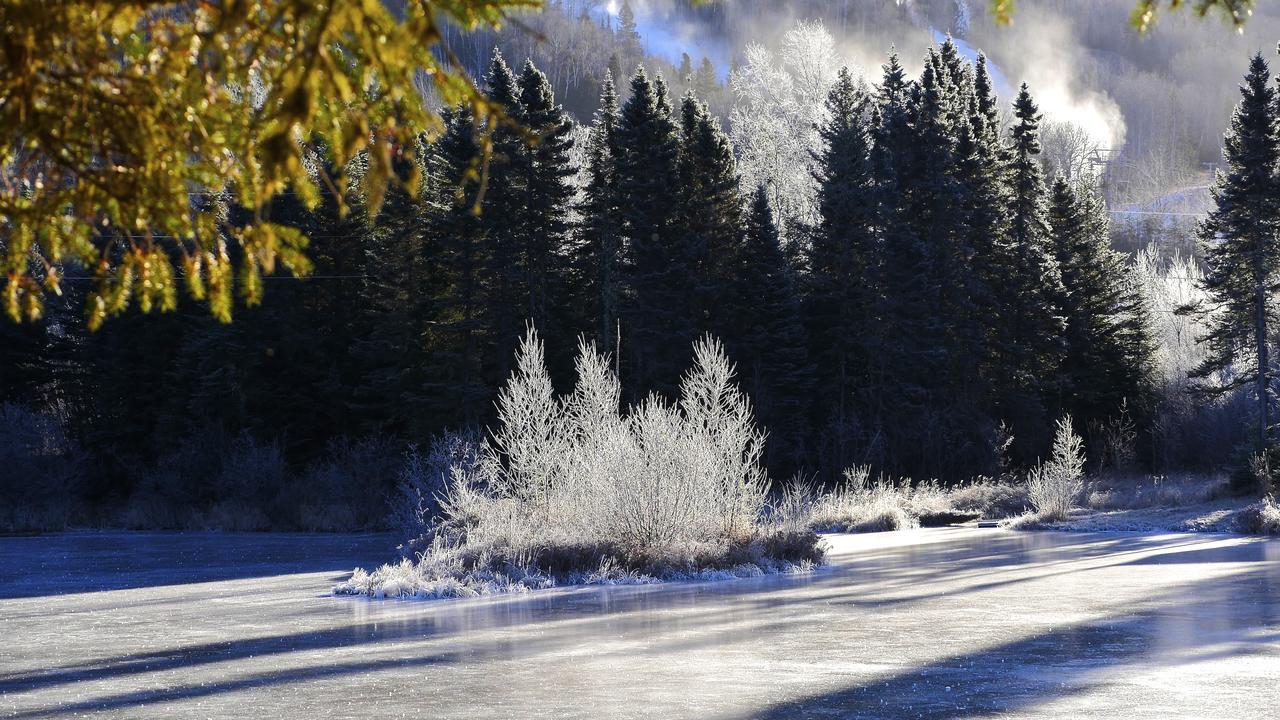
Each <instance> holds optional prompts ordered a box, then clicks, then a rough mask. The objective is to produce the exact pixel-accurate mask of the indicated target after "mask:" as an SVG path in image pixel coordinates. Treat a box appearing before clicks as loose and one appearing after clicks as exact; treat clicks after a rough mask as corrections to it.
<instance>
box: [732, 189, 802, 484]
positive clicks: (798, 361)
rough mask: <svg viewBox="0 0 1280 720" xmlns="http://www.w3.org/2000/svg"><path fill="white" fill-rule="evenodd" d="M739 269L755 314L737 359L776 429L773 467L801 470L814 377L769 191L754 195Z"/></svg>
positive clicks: (740, 286)
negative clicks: (770, 203) (770, 202)
mask: <svg viewBox="0 0 1280 720" xmlns="http://www.w3.org/2000/svg"><path fill="white" fill-rule="evenodd" d="M738 266H739V269H738V273H737V276H738V277H737V287H736V288H734V289H733V290H734V292H735V294H736V295H737V297H738V298H739V301H740V302H742V301H747V302H749V303H750V305H749V307H750V308H751V309H752V316H751V318H750V322H749V323H746V324H744V325H743V326H742V328H741V333H740V334H739V335H738V336H737V337H736V338H735V341H736V343H737V348H738V349H737V350H735V354H734V355H733V357H734V358H735V359H737V361H738V367H739V377H740V378H741V381H742V382H743V384H744V385H745V386H746V388H747V390H748V394H749V395H750V396H751V398H752V400H753V401H754V403H755V406H756V408H757V412H758V416H759V418H760V422H761V424H763V425H764V427H765V428H767V429H768V430H769V441H768V448H767V451H768V457H767V460H768V462H769V465H770V467H771V468H773V469H774V470H775V471H778V472H780V473H788V472H796V471H798V470H800V469H801V468H802V467H803V466H804V465H805V464H806V456H807V453H806V444H807V442H806V441H807V438H808V436H809V427H808V421H807V418H806V415H807V414H808V411H809V398H810V397H811V395H812V393H813V388H814V376H813V371H812V368H811V366H810V363H809V353H808V348H807V341H808V338H807V335H806V333H805V329H804V324H803V322H802V320H801V305H800V297H799V294H798V292H797V289H796V282H795V274H794V271H793V270H792V268H791V265H790V263H789V262H788V261H787V257H786V254H785V253H784V252H783V250H782V245H781V243H780V241H779V237H778V227H777V225H776V224H775V223H774V220H773V211H772V210H771V209H770V207H769V196H768V193H767V192H765V189H764V188H763V187H757V188H756V191H755V193H754V194H753V195H752V201H751V208H750V210H749V212H748V214H747V222H746V232H745V234H744V241H743V246H742V252H741V261H740V262H739V263H738ZM824 392H825V391H824Z"/></svg>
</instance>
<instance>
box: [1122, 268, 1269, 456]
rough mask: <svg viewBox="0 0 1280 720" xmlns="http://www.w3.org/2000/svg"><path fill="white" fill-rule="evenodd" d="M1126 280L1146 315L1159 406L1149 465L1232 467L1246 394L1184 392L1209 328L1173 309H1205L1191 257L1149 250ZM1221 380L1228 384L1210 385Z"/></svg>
mask: <svg viewBox="0 0 1280 720" xmlns="http://www.w3.org/2000/svg"><path fill="white" fill-rule="evenodd" d="M1133 275H1134V278H1135V280H1136V281H1137V283H1138V287H1139V289H1140V290H1141V292H1142V295H1143V299H1144V300H1145V302H1146V304H1147V307H1148V309H1149V310H1150V311H1151V312H1150V324H1151V332H1152V338H1153V340H1154V343H1153V346H1154V348H1155V369H1156V380H1157V388H1156V389H1157V393H1158V403H1157V405H1156V408H1155V412H1154V416H1153V417H1152V419H1151V441H1152V446H1153V447H1152V450H1153V456H1154V457H1153V459H1154V462H1155V467H1156V469H1158V470H1165V469H1169V468H1179V469H1186V468H1199V469H1202V470H1216V469H1218V468H1221V467H1222V466H1223V465H1224V464H1226V463H1228V462H1230V461H1232V460H1234V459H1235V458H1234V453H1235V448H1237V447H1238V446H1239V445H1240V444H1241V442H1242V441H1243V440H1244V439H1245V438H1246V437H1248V436H1247V432H1248V428H1247V426H1246V423H1245V422H1244V420H1245V418H1247V416H1248V412H1249V411H1248V408H1249V407H1250V405H1249V395H1248V392H1246V391H1241V392H1236V393H1230V394H1227V395H1225V396H1223V397H1219V398H1206V397H1202V396H1198V395H1193V394H1192V393H1189V392H1188V389H1189V388H1190V384H1191V379H1190V373H1191V371H1192V370H1194V369H1195V368H1196V367H1197V366H1198V365H1200V364H1201V363H1202V362H1203V361H1204V358H1205V357H1206V353H1207V352H1208V345H1207V344H1206V343H1204V342H1202V341H1203V340H1204V338H1205V337H1206V336H1207V335H1208V332H1209V327H1208V324H1207V321H1206V318H1205V317H1204V316H1203V315H1200V314H1198V313H1181V312H1177V310H1178V309H1179V308H1182V307H1187V306H1191V305H1196V304H1200V303H1204V302H1206V301H1207V296H1206V294H1205V291H1204V289H1203V288H1202V287H1201V281H1202V279H1203V277H1204V273H1203V271H1202V270H1201V269H1200V267H1199V265H1197V263H1196V261H1195V259H1194V258H1191V257H1186V256H1182V255H1178V254H1175V255H1173V257H1171V258H1167V259H1166V258H1165V257H1164V256H1163V255H1162V254H1161V252H1160V251H1159V249H1158V248H1157V247H1156V246H1154V245H1152V246H1149V247H1147V248H1146V249H1145V250H1142V251H1140V252H1139V253H1138V254H1137V257H1135V258H1134V261H1133ZM1211 380H1212V381H1214V382H1218V381H1226V380H1229V378H1227V377H1219V378H1211Z"/></svg>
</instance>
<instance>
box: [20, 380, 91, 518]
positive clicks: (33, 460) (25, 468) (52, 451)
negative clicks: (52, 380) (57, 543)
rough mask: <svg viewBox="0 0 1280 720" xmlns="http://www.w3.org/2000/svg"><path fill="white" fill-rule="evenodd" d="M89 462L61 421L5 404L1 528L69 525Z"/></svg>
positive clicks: (50, 416)
mask: <svg viewBox="0 0 1280 720" xmlns="http://www.w3.org/2000/svg"><path fill="white" fill-rule="evenodd" d="M84 462H85V459H84V454H83V453H82V452H81V451H80V449H79V447H77V446H76V445H75V443H74V442H72V441H71V439H70V438H68V437H67V434H66V431H65V429H64V428H63V426H62V423H61V422H59V421H58V419H57V418H56V417H54V416H52V415H49V414H47V413H38V412H33V411H31V410H29V409H27V408H25V407H22V406H20V405H15V404H13V403H3V404H0V530H2V531H9V532H12V531H20V530H49V529H60V528H63V527H65V526H66V524H67V522H68V520H69V518H70V517H71V513H72V512H73V511H74V510H75V509H76V508H75V506H74V503H73V501H72V498H74V497H75V495H76V489H77V485H78V484H79V482H80V478H81V477H82V472H83V469H84V467H83V466H84Z"/></svg>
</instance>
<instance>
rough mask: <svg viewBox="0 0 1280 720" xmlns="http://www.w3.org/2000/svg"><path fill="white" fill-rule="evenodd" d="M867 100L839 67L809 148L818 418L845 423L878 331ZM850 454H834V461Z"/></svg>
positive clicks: (809, 309)
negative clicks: (813, 189) (816, 142)
mask: <svg viewBox="0 0 1280 720" xmlns="http://www.w3.org/2000/svg"><path fill="white" fill-rule="evenodd" d="M869 105H870V100H869V98H867V96H866V94H865V93H864V92H862V90H860V89H859V88H858V87H857V85H856V84H855V83H854V80H853V77H852V75H850V73H849V71H848V69H847V68H842V69H841V70H840V74H839V76H838V78H837V80H836V84H835V86H834V87H833V88H832V89H831V92H830V93H829V94H828V96H827V112H828V114H829V116H830V119H829V120H828V122H827V124H826V125H824V126H823V127H822V129H821V131H820V137H821V138H822V143H823V144H822V147H821V149H820V150H819V151H818V152H816V153H815V158H814V159H815V161H816V167H815V171H814V174H815V177H816V179H817V181H818V214H819V218H820V221H819V224H818V227H817V228H815V231H814V233H813V237H812V240H811V242H810V243H809V245H808V251H807V253H806V261H807V265H808V282H807V284H806V288H805V289H806V297H805V300H806V310H805V318H806V320H807V321H808V326H809V335H810V339H811V341H812V347H813V350H812V356H813V359H814V360H815V363H816V372H817V379H818V384H819V386H820V387H822V388H824V391H823V396H822V399H821V400H820V401H819V403H818V405H819V406H820V407H819V409H818V413H819V416H820V417H821V419H822V422H824V423H827V424H830V425H832V426H834V427H836V428H841V427H845V426H847V424H848V423H849V422H850V421H851V419H852V416H853V414H854V412H855V407H854V403H855V395H856V394H857V393H859V392H862V391H864V390H865V388H866V387H867V386H868V385H869V384H870V383H871V382H872V363H873V361H874V357H873V355H874V353H875V352H876V351H877V343H878V338H879V337H880V335H881V333H880V332H879V331H880V327H879V323H878V322H876V315H875V310H876V306H877V303H878V299H879V298H878V293H879V291H880V289H881V288H880V282H879V280H880V278H879V267H878V266H877V262H878V252H877V239H876V228H877V224H878V217H877V211H876V186H875V176H874V175H873V173H872V168H871V138H870V133H869V127H868V123H869V119H870V118H869V116H870V112H871V111H870V108H869ZM847 460H848V458H840V459H837V460H836V462H837V464H840V463H844V462H845V461H847Z"/></svg>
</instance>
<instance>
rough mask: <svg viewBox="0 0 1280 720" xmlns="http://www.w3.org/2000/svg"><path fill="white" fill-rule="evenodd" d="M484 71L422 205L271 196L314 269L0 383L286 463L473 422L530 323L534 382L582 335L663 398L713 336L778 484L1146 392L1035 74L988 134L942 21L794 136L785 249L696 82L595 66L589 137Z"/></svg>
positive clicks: (136, 440)
mask: <svg viewBox="0 0 1280 720" xmlns="http://www.w3.org/2000/svg"><path fill="white" fill-rule="evenodd" d="M484 86H485V89H486V91H487V93H488V94H489V96H490V97H491V98H493V99H494V100H495V101H497V102H498V103H500V104H501V105H502V106H503V107H504V108H505V109H506V111H507V112H508V114H509V115H510V116H511V117H512V118H513V119H515V120H516V121H517V122H518V125H516V124H511V125H504V126H501V127H499V128H498V129H497V130H496V131H495V132H493V134H492V136H491V138H490V137H488V136H485V135H484V134H483V132H482V131H481V128H478V127H476V125H475V123H474V121H473V119H472V118H471V116H470V115H469V114H467V113H464V112H461V111H448V112H446V113H445V120H446V129H445V131H444V133H443V134H442V135H441V137H440V138H439V139H438V140H436V141H435V142H433V143H431V144H430V146H429V147H428V148H427V152H426V153H424V157H425V160H424V167H423V168H422V169H423V170H424V171H425V172H424V175H425V177H426V181H425V182H424V183H423V185H422V188H423V189H422V191H421V193H420V194H419V195H417V196H413V197H410V196H407V195H405V194H404V192H403V191H398V192H394V193H392V195H391V196H390V197H389V198H388V199H387V201H386V203H385V205H384V206H383V208H382V209H381V212H380V213H379V214H378V216H377V217H375V218H369V217H365V216H363V215H362V214H361V212H360V209H359V208H358V207H357V208H356V209H355V211H354V212H353V213H352V214H350V215H348V216H346V217H342V216H340V215H339V213H338V212H337V206H336V203H334V202H333V201H332V198H331V197H330V198H327V199H326V202H325V203H324V204H323V205H322V207H321V208H320V209H319V210H317V211H315V212H306V211H305V210H303V209H302V206H301V204H300V203H296V202H294V201H292V200H291V199H289V198H285V199H284V200H282V201H280V202H279V203H277V206H276V207H273V208H272V212H271V215H272V218H273V220H275V221H277V222H282V223H287V224H293V225H296V226H297V227H299V228H301V229H303V230H305V231H306V233H307V234H308V236H309V237H310V238H311V241H312V248H311V253H312V257H313V259H314V261H315V266H316V267H315V272H314V276H313V277H312V278H311V279H306V280H295V279H293V278H289V277H279V278H277V279H275V280H274V281H272V280H268V282H272V283H273V284H272V285H271V287H270V288H269V292H268V293H267V300H266V302H265V303H264V304H263V305H262V306H260V307H257V308H252V309H249V310H247V311H245V312H244V313H243V314H242V315H241V316H240V317H238V318H237V320H236V322H235V323H233V324H230V325H221V324H218V323H216V322H211V321H209V320H207V319H205V318H203V317H201V316H200V314H199V313H198V312H197V313H191V312H185V311H183V312H178V313H174V314H172V315H168V316H163V317H158V318H156V317H130V318H123V319H121V321H120V322H118V323H115V324H114V325H113V326H112V327H111V328H110V331H109V332H103V333H96V334H92V335H82V334H81V332H80V331H79V330H78V324H77V323H73V322H70V321H60V320H59V319H58V317H57V315H56V313H55V314H54V316H53V318H52V319H51V321H50V322H48V323H46V324H45V325H43V326H38V327H27V328H11V327H6V328H5V330H4V332H5V333H6V334H7V335H10V336H13V340H11V342H26V343H27V347H28V348H29V353H28V354H26V355H25V356H22V357H18V356H17V355H15V354H14V353H8V354H7V356H8V357H10V358H14V357H17V360H16V361H14V360H12V359H11V360H10V363H12V364H13V365H14V366H15V367H16V368H18V370H17V371H16V375H15V376H17V377H19V378H23V377H25V378H27V379H26V380H20V381H19V382H17V383H10V382H6V395H7V397H6V400H10V401H20V402H22V401H25V402H28V403H34V404H39V403H48V402H50V401H54V402H56V403H61V404H66V405H68V406H71V407H75V408H77V411H76V412H72V413H69V416H70V417H73V418H76V419H77V421H80V420H83V421H84V427H83V428H82V429H81V430H80V432H82V433H83V434H84V437H85V438H86V439H88V440H89V441H90V442H89V443H88V445H89V446H90V447H92V448H94V450H95V452H99V453H102V454H104V455H107V456H109V457H115V458H121V459H124V460H127V461H130V462H131V461H132V460H133V459H135V458H139V459H142V460H143V461H154V456H155V454H156V453H157V452H158V451H161V450H162V449H164V448H167V447H172V446H173V445H174V444H180V443H182V442H184V439H185V438H188V437H190V435H191V434H192V433H200V432H205V431H207V429H208V428H210V427H217V428H220V429H221V430H222V432H226V433H229V434H230V435H235V434H236V433H238V432H240V431H247V432H249V433H250V434H252V435H254V436H256V437H258V438H260V439H262V440H265V441H277V440H278V441H280V442H282V443H283V444H284V448H285V451H286V452H285V454H286V455H287V456H289V457H293V458H298V459H304V460H305V459H312V458H314V457H315V456H316V455H317V454H319V453H320V452H321V451H322V449H323V448H324V447H325V446H326V444H327V443H329V442H331V441H333V440H334V439H336V438H340V437H355V438H359V437H366V436H372V435H384V436H389V437H394V438H404V439H414V438H427V437H429V436H430V435H431V434H432V433H435V432H438V431H440V430H442V429H444V428H447V427H457V426H482V425H484V424H486V423H487V422H489V421H490V420H491V419H492V412H493V410H492V408H493V399H494V396H495V392H496V390H497V388H498V387H499V386H500V384H501V383H502V382H503V381H504V379H505V378H506V377H507V375H508V374H509V372H510V370H511V363H512V360H513V357H514V349H515V346H516V343H517V341H518V339H519V338H520V337H521V335H522V333H523V332H524V328H525V326H526V324H532V325H533V326H534V327H535V328H537V329H538V331H539V332H540V333H541V335H542V336H543V337H544V338H546V339H547V345H548V355H549V364H550V366H551V368H552V373H553V377H556V379H557V381H564V382H568V381H569V380H570V378H568V377H567V375H568V372H569V367H570V365H569V363H570V357H571V353H572V351H573V350H574V347H575V338H576V337H577V336H579V335H584V336H585V337H587V338H588V339H590V340H591V341H593V342H595V343H597V344H598V346H599V347H601V348H602V349H604V350H606V351H608V352H615V351H616V352H617V358H616V361H617V363H618V365H619V370H620V372H621V377H622V380H623V386H624V388H626V392H627V393H628V394H629V395H630V397H631V399H639V398H642V397H644V396H645V395H647V394H648V393H650V392H658V393H661V394H665V395H670V394H671V392H672V391H673V389H674V388H675V387H676V385H677V383H678V381H679V379H680V373H681V371H682V369H683V368H685V367H687V365H688V361H689V357H688V356H689V352H690V348H691V346H692V342H693V340H694V339H695V338H697V337H698V336H700V335H701V334H703V333H711V334H713V335H715V336H717V337H719V338H721V339H722V340H723V342H724V344H725V347H726V348H727V351H728V353H729V355H730V357H731V358H732V359H733V360H734V361H736V362H737V364H738V368H739V377H740V379H741V382H742V384H743V386H744V388H745V389H746V390H747V392H748V393H749V395H750V396H751V398H752V399H753V402H754V404H755V406H756V409H757V413H758V415H759V418H760V421H761V422H762V424H763V425H764V426H765V427H767V428H768V430H769V433H770V439H769V453H768V459H769V464H770V466H771V467H772V468H774V470H775V472H776V473H781V474H789V473H791V472H796V471H803V472H806V473H814V472H816V473H820V474H822V475H823V476H827V477H831V476H834V475H835V474H837V473H838V472H839V471H840V470H841V469H843V468H844V467H847V466H850V465H854V464H870V465H871V466H872V467H874V468H877V469H879V470H881V471H884V472H886V473H891V474H895V475H909V476H913V477H921V478H927V477H941V478H957V477H967V476H970V475H973V474H977V473H993V472H997V471H998V470H999V468H1000V466H1001V463H1003V462H1005V461H1006V460H1010V461H1012V462H1014V463H1017V464H1028V463H1031V462H1033V461H1034V460H1035V459H1036V458H1037V457H1038V456H1039V455H1041V454H1042V453H1043V452H1044V450H1045V447H1046V446H1047V442H1048V440H1049V434H1050V428H1051V425H1052V422H1053V421H1054V420H1055V419H1056V418H1058V417H1059V416H1061V415H1063V414H1068V413H1069V414H1071V415H1072V416H1073V417H1074V418H1076V421H1077V423H1078V424H1079V425H1080V427H1081V428H1082V429H1083V430H1084V431H1085V432H1086V434H1089V433H1090V432H1093V434H1094V435H1095V436H1096V438H1101V437H1103V436H1104V435H1105V434H1106V433H1105V432H1104V430H1103V429H1104V428H1106V427H1109V426H1111V425H1115V424H1124V425H1133V426H1135V427H1141V426H1142V423H1144V422H1145V420H1146V418H1148V416H1149V414H1150V405H1151V402H1152V398H1151V394H1152V390H1153V384H1152V383H1153V376H1152V367H1151V363H1152V360H1151V353H1152V348H1151V340H1150V338H1149V336H1148V334H1147V332H1146V328H1147V322H1148V318H1147V315H1146V312H1145V306H1144V304H1143V302H1142V299H1141V296H1140V294H1139V292H1138V288H1137V286H1136V284H1135V282H1134V281H1133V278H1132V277H1131V275H1130V273H1129V270H1128V269H1127V264H1126V261H1125V260H1124V259H1123V257H1122V256H1120V255H1118V254H1117V253H1115V252H1113V251H1111V250H1110V249H1109V246H1108V236H1107V219H1106V212H1105V208H1104V206H1103V204H1102V202H1101V199H1100V198H1099V197H1098V195H1097V194H1096V192H1094V190H1093V189H1092V188H1090V187H1088V186H1087V185H1079V184H1077V185H1075V186H1073V185H1069V184H1067V183H1066V182H1065V181H1056V182H1049V181H1047V180H1046V179H1045V178H1044V177H1043V174H1042V170H1041V166H1040V163H1039V160H1038V158H1037V155H1038V153H1039V151H1040V147H1039V142H1038V132H1039V126H1038V123H1039V120H1040V115H1039V112H1038V111H1037V108H1036V106H1035V103H1034V101H1033V99H1032V95H1031V93H1030V91H1029V90H1028V89H1027V88H1025V87H1024V88H1023V89H1022V91H1021V92H1020V94H1019V95H1018V97H1017V98H1016V99H1015V100H1014V103H1013V108H1014V116H1015V122H1014V123H1013V125H1012V126H1011V127H1008V128H1005V127H1002V126H1001V124H1000V120H999V106H998V100H997V98H996V97H995V96H994V93H993V91H992V88H991V82H990V79H989V77H988V75H987V73H986V69H985V65H984V63H983V61H982V59H981V58H979V60H978V61H977V63H976V65H970V64H969V63H968V62H966V61H965V60H964V59H963V58H962V57H961V56H960V55H959V53H958V52H957V50H956V47H955V45H954V44H952V43H950V42H948V43H945V44H943V45H942V46H941V47H939V48H937V49H936V50H932V51H930V53H929V55H928V58H927V61H926V63H925V69H924V72H923V73H922V75H921V76H920V77H919V78H916V79H909V78H907V77H906V75H905V72H904V70H903V69H902V67H901V65H900V64H899V63H898V61H897V59H896V58H895V57H891V58H889V61H888V63H887V64H886V65H885V68H884V76H883V78H882V80H881V81H880V82H879V83H878V84H877V85H876V86H874V87H871V86H865V85H862V84H860V83H859V82H857V81H855V80H854V79H853V78H852V77H851V76H850V75H849V74H848V73H847V72H844V73H841V74H840V76H839V79H838V82H837V83H836V84H835V86H834V87H833V88H831V90H830V93H829V95H828V97H827V100H826V103H827V110H828V116H829V118H830V119H829V120H828V121H827V123H826V124H825V126H824V127H822V128H821V133H820V135H821V139H822V142H821V144H820V145H819V146H816V147H813V148H812V152H813V159H814V162H813V166H814V173H815V177H816V179H817V187H818V198H819V201H818V208H819V216H820V220H819V222H817V223H816V224H815V225H812V226H806V227H803V228H801V229H800V230H799V231H798V232H799V233H800V237H801V238H802V239H801V240H798V241H793V242H789V243H787V244H786V245H785V246H784V245H783V244H782V243H781V242H780V240H779V233H778V227H777V222H776V220H775V218H774V216H773V211H772V209H771V203H770V199H769V195H770V189H769V188H768V187H763V186H762V187H741V186H740V184H739V182H738V174H737V172H736V170H735V161H734V149H733V147H732V146H731V144H730V142H729V140H728V137H727V136H726V134H725V133H724V132H723V131H722V130H721V128H720V126H719V122H718V120H716V119H715V118H714V117H713V116H712V115H711V114H710V113H709V111H708V109H707V106H706V105H705V104H704V103H703V102H702V101H700V100H699V98H698V97H697V96H696V94H694V93H693V92H692V91H690V92H687V93H686V94H685V95H684V96H683V97H680V98H674V97H672V96H671V93H670V92H669V90H668V88H667V86H666V84H665V82H664V81H663V79H662V78H661V77H660V76H658V77H650V76H649V75H648V74H647V73H646V72H645V70H644V69H643V68H640V69H638V70H636V72H635V73H634V74H633V75H632V76H631V77H630V79H629V80H627V81H626V82H625V84H624V87H623V88H622V92H621V93H620V92H618V91H617V90H615V88H614V86H613V83H612V80H611V79H607V80H606V81H605V84H604V89H603V92H602V95H601V98H600V103H599V108H598V110H597V112H596V114H595V117H594V119H593V122H592V124H591V127H590V129H589V132H587V133H585V134H583V133H576V132H574V130H573V124H572V122H571V120H570V118H569V117H568V116H567V115H566V114H565V113H564V111H563V110H562V109H561V108H560V107H559V105H558V104H557V102H556V99H555V97H554V96H553V94H552V91H551V88H550V85H549V83H548V81H547V79H546V77H545V76H544V75H543V74H542V73H541V72H540V71H539V70H538V69H537V68H535V67H534V66H533V65H532V63H525V64H524V65H523V67H522V68H520V69H519V71H513V70H512V69H511V68H509V67H508V65H507V64H506V62H505V61H504V60H503V58H502V57H501V55H500V54H495V56H494V59H493V60H492V62H491V65H490V67H489V70H488V72H487V74H486V76H485V78H484ZM575 138H576V142H579V143H581V144H582V145H583V146H582V147H578V148H575V147H574V143H575ZM490 140H491V142H492V148H491V154H490V156H489V157H488V159H487V161H486V160H484V159H483V155H484V153H483V152H482V149H483V147H482V146H483V144H484V143H486V142H488V141H490ZM530 140H532V142H530ZM404 171H405V172H406V173H407V172H408V169H404ZM71 307H74V303H72V304H71ZM46 346H47V347H46ZM8 372H9V370H8V369H7V371H6V376H7V377H9V375H8ZM1090 429H1092V431H1091V430H1090ZM1096 441H1097V442H1100V441H1101V440H1100V439H1098V440H1096ZM123 464H124V465H127V464H128V462H123ZM126 482H127V481H126ZM108 484H109V485H110V486H111V487H112V488H113V489H112V491H113V492H114V491H116V490H115V483H114V482H112V483H108ZM123 487H124V486H121V488H123Z"/></svg>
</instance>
